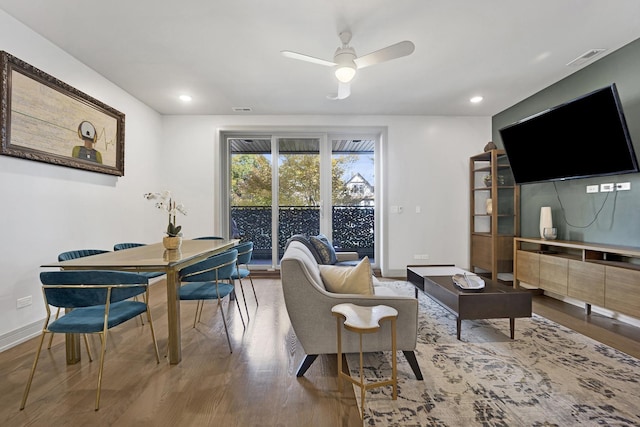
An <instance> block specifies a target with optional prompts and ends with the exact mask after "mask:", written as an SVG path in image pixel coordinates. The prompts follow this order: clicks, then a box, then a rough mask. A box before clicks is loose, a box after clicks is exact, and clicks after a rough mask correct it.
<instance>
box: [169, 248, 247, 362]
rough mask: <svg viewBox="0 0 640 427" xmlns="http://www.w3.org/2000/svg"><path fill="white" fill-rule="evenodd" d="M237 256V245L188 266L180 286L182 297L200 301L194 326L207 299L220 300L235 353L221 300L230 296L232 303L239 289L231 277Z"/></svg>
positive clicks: (219, 306)
mask: <svg viewBox="0 0 640 427" xmlns="http://www.w3.org/2000/svg"><path fill="white" fill-rule="evenodd" d="M237 259H238V251H237V250H236V249H230V250H228V251H225V252H223V253H221V254H218V255H214V256H211V257H209V258H207V259H205V260H202V261H200V262H197V263H196V264H193V265H191V266H189V267H185V268H183V269H182V270H180V272H179V273H178V276H179V278H180V282H181V286H180V289H179V290H178V295H179V297H180V300H191V301H197V302H198V303H197V305H196V314H195V319H194V321H193V327H194V328H195V327H196V325H197V323H198V322H199V321H200V319H201V317H202V309H203V306H204V301H205V300H216V301H217V304H218V309H219V310H220V314H221V316H222V323H223V324H224V331H225V333H226V335H227V343H228V344H229V350H230V352H231V353H233V347H232V346H231V339H230V338H229V329H228V327H227V320H226V316H225V313H224V308H223V306H222V303H221V301H222V299H223V298H225V297H229V305H230V304H231V296H232V295H233V294H234V289H235V288H234V286H233V280H232V279H231V273H232V272H233V269H234V268H235V265H236V261H237ZM235 301H236V305H237V307H238V312H239V313H240V319H241V320H242V326H243V327H245V328H246V325H245V322H244V318H243V316H242V311H241V310H240V303H239V302H238V298H235Z"/></svg>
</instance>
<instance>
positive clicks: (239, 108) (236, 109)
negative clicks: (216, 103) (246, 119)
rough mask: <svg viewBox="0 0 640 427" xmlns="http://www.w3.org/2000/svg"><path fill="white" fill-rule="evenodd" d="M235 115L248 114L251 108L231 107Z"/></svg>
mask: <svg viewBox="0 0 640 427" xmlns="http://www.w3.org/2000/svg"><path fill="white" fill-rule="evenodd" d="M231 109H232V110H233V111H234V112H236V113H250V112H251V107H232V108H231Z"/></svg>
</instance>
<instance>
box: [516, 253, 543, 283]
mask: <svg viewBox="0 0 640 427" xmlns="http://www.w3.org/2000/svg"><path fill="white" fill-rule="evenodd" d="M516 270H517V273H516V274H517V275H518V277H516V279H518V280H519V281H521V282H523V283H526V284H528V285H532V286H538V285H539V284H540V255H539V254H537V253H535V252H527V251H520V250H519V251H518V253H517V255H516Z"/></svg>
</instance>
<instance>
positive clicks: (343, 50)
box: [280, 31, 415, 99]
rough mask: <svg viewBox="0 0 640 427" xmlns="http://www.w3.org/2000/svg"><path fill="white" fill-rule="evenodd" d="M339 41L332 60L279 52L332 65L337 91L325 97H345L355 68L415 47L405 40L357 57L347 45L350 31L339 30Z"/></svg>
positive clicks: (379, 61)
mask: <svg viewBox="0 0 640 427" xmlns="http://www.w3.org/2000/svg"><path fill="white" fill-rule="evenodd" d="M340 41H342V46H340V47H338V49H336V53H335V54H334V55H333V61H327V60H325V59H320V58H316V57H313V56H309V55H305V54H302V53H297V52H291V51H289V50H283V51H282V52H280V53H282V55H284V56H285V57H287V58H292V59H299V60H301V61H307V62H312V63H314V64H320V65H324V66H327V67H334V69H335V75H336V78H337V79H338V93H337V94H336V95H328V96H327V98H329V99H345V98H347V97H348V96H349V95H350V94H351V85H350V82H351V80H352V79H353V77H354V76H355V75H356V70H359V69H361V68H365V67H369V66H371V65H375V64H380V63H381V62H386V61H390V60H392V59H396V58H402V57H403V56H407V55H411V54H412V53H413V51H414V49H415V45H414V44H413V43H412V42H410V41H407V40H405V41H402V42H399V43H396V44H392V45H391V46H387V47H384V48H382V49H380V50H376V51H375V52H371V53H368V54H366V55H364V56H360V57H358V56H357V55H356V51H355V49H353V48H352V47H351V46H349V42H350V41H351V32H349V31H343V32H341V33H340Z"/></svg>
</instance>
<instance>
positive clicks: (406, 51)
mask: <svg viewBox="0 0 640 427" xmlns="http://www.w3.org/2000/svg"><path fill="white" fill-rule="evenodd" d="M415 48H416V47H415V45H414V44H413V43H412V42H410V41H407V40H405V41H402V42H400V43H396V44H392V45H391V46H387V47H385V48H382V49H380V50H376V51H375V52H371V53H368V54H366V55H364V56H361V57H359V58H356V59H355V60H354V62H355V63H356V65H357V66H358V68H359V69H360V68H364V67H368V66H370V65H375V64H379V63H381V62H385V61H390V60H392V59H396V58H402V57H403V56H407V55H411V54H412V53H413V51H414V50H415Z"/></svg>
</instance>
